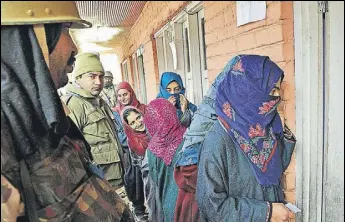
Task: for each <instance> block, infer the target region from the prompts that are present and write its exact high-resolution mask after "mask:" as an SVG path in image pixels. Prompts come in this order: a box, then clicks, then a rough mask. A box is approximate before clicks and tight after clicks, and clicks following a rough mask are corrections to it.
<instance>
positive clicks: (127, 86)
mask: <svg viewBox="0 0 345 222" xmlns="http://www.w3.org/2000/svg"><path fill="white" fill-rule="evenodd" d="M120 89H127V90H128V91H129V92H130V93H131V103H130V104H128V106H134V107H135V108H137V109H139V110H140V111H141V113H142V114H144V115H145V113H146V105H145V104H141V103H140V102H139V101H138V99H137V96H136V95H135V92H134V90H133V88H132V86H131V85H130V84H129V83H128V82H120V83H119V84H117V85H116V89H115V92H116V96H117V94H118V92H119V90H120ZM117 103H118V104H117V106H116V107H115V111H116V112H118V113H119V114H120V113H121V111H122V110H123V108H125V106H124V105H122V104H121V102H120V101H118V102H117Z"/></svg>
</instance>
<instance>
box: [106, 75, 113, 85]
mask: <svg viewBox="0 0 345 222" xmlns="http://www.w3.org/2000/svg"><path fill="white" fill-rule="evenodd" d="M112 84H113V77H110V76H106V77H104V86H105V87H109V86H111V85H112Z"/></svg>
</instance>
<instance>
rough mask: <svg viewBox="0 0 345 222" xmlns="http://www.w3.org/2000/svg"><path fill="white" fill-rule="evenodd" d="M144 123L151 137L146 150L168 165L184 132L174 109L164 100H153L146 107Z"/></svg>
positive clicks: (184, 129)
mask: <svg viewBox="0 0 345 222" xmlns="http://www.w3.org/2000/svg"><path fill="white" fill-rule="evenodd" d="M144 123H145V125H146V128H147V130H148V132H149V134H150V135H151V137H152V138H151V141H150V142H149V145H148V147H147V149H149V150H150V151H151V152H152V153H153V154H155V155H156V156H157V157H158V158H161V159H162V160H163V161H164V163H165V165H170V164H171V161H172V159H173V157H174V154H175V151H176V149H177V148H178V146H179V145H180V144H181V142H182V139H183V134H184V132H185V131H186V128H185V127H183V126H182V125H181V124H180V121H179V120H178V117H177V115H176V108H175V107H174V106H173V105H172V104H171V103H170V102H169V101H168V100H166V99H162V98H159V99H155V100H153V101H152V102H150V104H149V105H148V106H147V113H146V115H145V116H144Z"/></svg>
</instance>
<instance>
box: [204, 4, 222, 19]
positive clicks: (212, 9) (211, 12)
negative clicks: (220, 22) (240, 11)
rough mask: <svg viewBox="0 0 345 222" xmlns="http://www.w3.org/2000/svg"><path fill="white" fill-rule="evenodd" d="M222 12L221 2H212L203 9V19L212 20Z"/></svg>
mask: <svg viewBox="0 0 345 222" xmlns="http://www.w3.org/2000/svg"><path fill="white" fill-rule="evenodd" d="M223 10H224V5H223V4H222V2H214V4H212V5H211V6H208V7H204V13H205V17H207V19H212V18H213V17H215V16H216V15H219V14H221V12H222V11H223Z"/></svg>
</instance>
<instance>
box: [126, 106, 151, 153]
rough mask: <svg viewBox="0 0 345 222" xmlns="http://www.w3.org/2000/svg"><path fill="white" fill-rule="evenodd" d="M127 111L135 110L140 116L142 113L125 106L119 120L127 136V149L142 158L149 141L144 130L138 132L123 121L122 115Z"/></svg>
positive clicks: (132, 107)
mask: <svg viewBox="0 0 345 222" xmlns="http://www.w3.org/2000/svg"><path fill="white" fill-rule="evenodd" d="M128 109H135V110H136V111H138V112H139V113H141V115H143V114H142V112H141V111H140V110H139V109H137V108H135V107H134V106H126V107H125V108H124V109H123V110H122V111H121V119H122V123H123V126H124V129H125V133H126V135H127V141H128V147H129V148H130V149H131V150H132V151H133V152H135V153H136V154H137V155H139V156H144V155H145V151H146V148H147V146H148V143H149V141H150V138H149V135H147V133H146V130H145V131H144V132H138V131H136V130H134V129H132V128H131V127H130V126H129V125H128V124H127V123H126V121H125V120H124V118H123V114H124V112H125V111H126V110H128Z"/></svg>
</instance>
